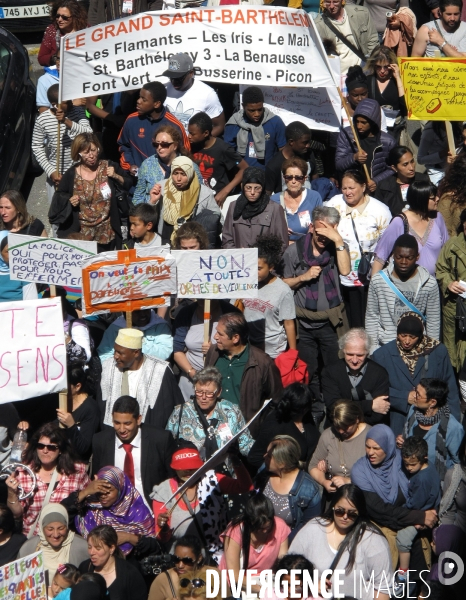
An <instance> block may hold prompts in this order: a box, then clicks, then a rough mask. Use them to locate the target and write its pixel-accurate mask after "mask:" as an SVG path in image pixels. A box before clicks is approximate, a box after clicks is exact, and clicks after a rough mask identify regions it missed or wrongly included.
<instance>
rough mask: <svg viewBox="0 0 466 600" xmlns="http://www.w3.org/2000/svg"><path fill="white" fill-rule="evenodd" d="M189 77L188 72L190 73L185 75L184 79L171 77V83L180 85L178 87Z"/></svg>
mask: <svg viewBox="0 0 466 600" xmlns="http://www.w3.org/2000/svg"><path fill="white" fill-rule="evenodd" d="M188 75H189V72H188V73H185V74H184V75H183V76H182V77H170V81H171V82H172V83H176V84H178V85H179V84H180V83H183V81H184V80H185V79H186V77H187V76H188Z"/></svg>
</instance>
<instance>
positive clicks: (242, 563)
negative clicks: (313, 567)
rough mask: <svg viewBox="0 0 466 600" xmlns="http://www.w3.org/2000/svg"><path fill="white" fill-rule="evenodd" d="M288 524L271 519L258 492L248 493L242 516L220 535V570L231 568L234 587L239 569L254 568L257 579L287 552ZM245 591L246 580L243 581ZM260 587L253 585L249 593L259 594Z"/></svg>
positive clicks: (272, 515) (271, 511)
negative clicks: (222, 544) (221, 553)
mask: <svg viewBox="0 0 466 600" xmlns="http://www.w3.org/2000/svg"><path fill="white" fill-rule="evenodd" d="M289 534H290V528H289V527H288V525H287V524H286V523H285V521H283V519H280V517H276V516H275V511H274V507H273V504H272V502H271V501H270V500H269V498H267V497H266V496H264V494H263V493H262V492H257V491H256V492H252V495H251V497H250V498H249V500H248V501H247V503H246V506H245V509H244V513H243V514H241V515H239V516H238V517H235V518H234V519H233V521H231V523H230V524H229V526H228V527H227V529H226V531H225V533H224V534H223V535H222V536H221V539H222V541H223V543H224V548H225V553H224V555H223V557H222V559H221V561H220V566H219V568H220V570H221V571H222V570H223V569H231V570H233V573H234V582H235V584H236V583H237V582H238V581H239V571H240V569H245V570H247V569H256V570H257V578H259V575H260V573H261V572H262V571H264V570H266V569H272V567H273V565H274V564H275V561H276V560H277V559H278V558H281V557H282V556H284V555H285V554H286V553H287V552H288V535H289ZM243 589H246V578H244V580H243ZM260 589H261V586H260V585H258V584H254V585H252V586H251V591H252V593H253V594H254V593H255V594H259V593H260Z"/></svg>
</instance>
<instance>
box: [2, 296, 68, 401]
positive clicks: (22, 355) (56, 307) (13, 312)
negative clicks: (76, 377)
mask: <svg viewBox="0 0 466 600" xmlns="http://www.w3.org/2000/svg"><path fill="white" fill-rule="evenodd" d="M0 331H1V332H2V349H1V350H0V404H4V403H5V402H16V401H17V400H25V399H26V398H34V397H36V396H43V395H45V394H50V393H53V392H59V391H60V390H62V389H64V388H66V387H67V383H66V346H65V334H64V331H63V313H62V307H61V299H60V298H47V299H42V300H23V301H22V302H2V303H1V304H0Z"/></svg>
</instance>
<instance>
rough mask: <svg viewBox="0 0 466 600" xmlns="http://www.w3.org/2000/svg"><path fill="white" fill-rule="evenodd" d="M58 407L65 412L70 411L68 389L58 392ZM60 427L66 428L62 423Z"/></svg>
mask: <svg viewBox="0 0 466 600" xmlns="http://www.w3.org/2000/svg"><path fill="white" fill-rule="evenodd" d="M58 408H59V409H60V410H63V411H64V412H68V390H61V391H60V392H58ZM60 427H61V428H62V429H64V427H65V426H64V425H62V424H61V423H60Z"/></svg>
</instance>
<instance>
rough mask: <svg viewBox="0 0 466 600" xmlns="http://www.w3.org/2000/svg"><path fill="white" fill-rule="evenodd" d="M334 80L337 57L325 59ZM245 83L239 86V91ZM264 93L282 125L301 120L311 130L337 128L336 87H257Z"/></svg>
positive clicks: (337, 95) (338, 70) (337, 72)
mask: <svg viewBox="0 0 466 600" xmlns="http://www.w3.org/2000/svg"><path fill="white" fill-rule="evenodd" d="M328 61H329V64H330V67H331V69H332V72H333V73H334V76H335V78H336V80H337V81H339V80H340V58H339V57H338V56H332V57H329V58H328ZM246 87H247V86H245V85H240V94H242V93H243V91H244V89H245V88H246ZM259 87H260V88H261V90H262V91H263V93H264V98H265V102H264V106H265V107H267V108H268V109H269V110H271V111H272V112H273V113H275V114H276V115H278V116H279V117H280V118H281V120H282V121H283V122H284V123H285V125H289V124H290V123H292V122H293V121H301V123H304V124H305V125H307V126H308V127H309V128H310V129H320V130H324V131H340V125H341V100H340V96H339V94H338V90H337V88H336V87H321V88H298V87H285V86H281V87H279V86H264V85H261V86H259Z"/></svg>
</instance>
